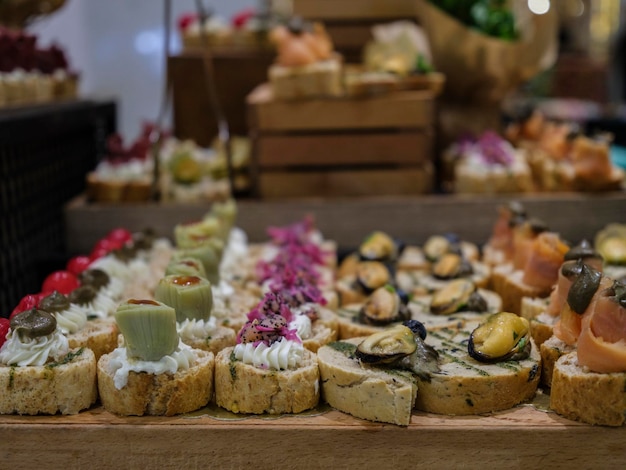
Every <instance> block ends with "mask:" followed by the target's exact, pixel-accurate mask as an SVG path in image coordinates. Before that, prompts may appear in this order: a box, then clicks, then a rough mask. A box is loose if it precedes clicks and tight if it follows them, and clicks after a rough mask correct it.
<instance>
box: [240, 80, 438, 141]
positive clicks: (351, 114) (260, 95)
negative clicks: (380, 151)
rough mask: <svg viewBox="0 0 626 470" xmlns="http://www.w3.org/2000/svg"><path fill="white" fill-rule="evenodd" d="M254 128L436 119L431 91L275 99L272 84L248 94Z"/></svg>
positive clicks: (408, 124) (400, 124) (413, 124)
mask: <svg viewBox="0 0 626 470" xmlns="http://www.w3.org/2000/svg"><path fill="white" fill-rule="evenodd" d="M247 103H248V106H249V112H250V115H249V117H250V119H251V121H252V122H251V123H250V124H251V128H254V129H256V131H261V132H262V131H280V132H284V131H302V130H325V131H328V130H334V129H355V128H357V129H374V128H420V127H426V126H430V125H432V123H433V121H434V98H433V95H432V94H431V93H430V92H428V91H407V92H396V93H389V94H387V95H383V96H379V97H370V98H363V99H356V98H337V99H308V100H298V101H279V100H274V99H273V96H272V90H271V87H270V86H269V84H263V85H260V86H259V87H257V88H256V89H255V90H254V91H253V92H252V93H250V95H248V97H247Z"/></svg>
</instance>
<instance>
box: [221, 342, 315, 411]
mask: <svg viewBox="0 0 626 470" xmlns="http://www.w3.org/2000/svg"><path fill="white" fill-rule="evenodd" d="M233 350H234V348H232V347H229V348H226V349H223V350H222V351H220V352H219V354H218V355H217V357H216V359H215V402H216V403H217V404H218V405H219V406H221V407H222V408H225V409H227V410H229V411H232V412H233V413H253V414H263V413H268V414H282V413H299V412H301V411H305V410H308V409H311V408H313V407H315V406H316V405H317V403H318V401H319V370H318V367H317V356H316V355H315V353H312V352H310V351H308V350H305V351H304V356H303V363H302V365H301V366H300V367H298V368H297V369H293V370H292V369H289V370H270V369H260V368H258V367H255V366H252V365H248V364H245V363H244V362H242V361H239V360H237V359H236V358H235V356H234V354H233Z"/></svg>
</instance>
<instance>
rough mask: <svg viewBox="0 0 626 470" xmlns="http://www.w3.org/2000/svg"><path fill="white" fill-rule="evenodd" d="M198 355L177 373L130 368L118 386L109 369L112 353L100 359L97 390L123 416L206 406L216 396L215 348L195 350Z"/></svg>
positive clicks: (104, 402) (173, 412)
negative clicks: (156, 373)
mask: <svg viewBox="0 0 626 470" xmlns="http://www.w3.org/2000/svg"><path fill="white" fill-rule="evenodd" d="M194 353H195V354H196V355H197V359H196V360H195V362H194V363H193V365H192V366H191V367H190V368H189V369H188V370H179V371H178V372H176V373H175V374H173V375H172V374H158V375H155V374H147V373H145V372H140V373H139V372H129V374H128V383H127V384H126V386H124V387H123V388H121V389H120V390H118V389H117V388H115V383H114V380H113V374H112V373H110V372H109V362H110V360H111V355H110V354H105V355H104V356H102V357H101V358H100V360H99V361H98V391H99V393H100V401H101V402H102V406H104V408H105V409H106V410H107V411H109V412H110V413H113V414H116V415H121V416H130V415H133V416H143V415H152V416H173V415H177V414H181V413H188V412H191V411H195V410H197V409H199V408H202V407H203V406H205V405H206V404H207V403H208V402H209V400H210V399H211V397H212V396H213V369H214V365H215V356H214V354H213V353H212V352H208V351H202V350H197V349H196V350H194Z"/></svg>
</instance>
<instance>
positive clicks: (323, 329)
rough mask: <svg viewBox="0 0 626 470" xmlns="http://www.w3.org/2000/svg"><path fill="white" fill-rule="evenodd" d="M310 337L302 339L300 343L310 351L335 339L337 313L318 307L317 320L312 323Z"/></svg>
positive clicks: (336, 333)
mask: <svg viewBox="0 0 626 470" xmlns="http://www.w3.org/2000/svg"><path fill="white" fill-rule="evenodd" d="M311 328H312V333H313V334H312V335H311V337H310V338H306V339H303V340H302V345H303V346H304V347H305V348H307V349H308V350H309V351H311V352H317V350H318V349H319V348H321V347H322V346H323V345H325V344H328V343H330V342H331V341H335V340H336V339H337V338H338V336H339V319H338V318H337V314H336V313H335V312H332V311H330V310H328V309H327V308H323V307H320V308H319V309H318V311H317V320H315V321H314V322H313V323H312V325H311Z"/></svg>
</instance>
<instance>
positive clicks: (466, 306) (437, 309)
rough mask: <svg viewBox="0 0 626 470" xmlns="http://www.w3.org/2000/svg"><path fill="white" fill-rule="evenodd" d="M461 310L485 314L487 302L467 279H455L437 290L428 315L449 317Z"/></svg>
mask: <svg viewBox="0 0 626 470" xmlns="http://www.w3.org/2000/svg"><path fill="white" fill-rule="evenodd" d="M462 310H466V311H472V312H485V311H486V310H487V301H486V300H485V299H484V297H483V296H481V295H480V293H479V292H478V289H477V288H476V284H474V283H473V282H472V281H470V280H469V279H455V280H454V281H451V282H450V283H448V284H446V285H445V286H444V287H442V288H441V289H439V290H437V291H436V292H435V293H434V294H433V296H432V299H431V301H430V313H432V314H434V315H450V314H452V313H455V312H460V311H462Z"/></svg>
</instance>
